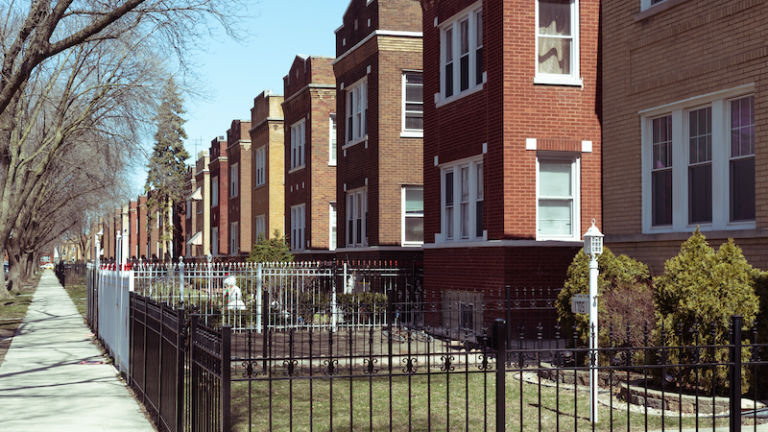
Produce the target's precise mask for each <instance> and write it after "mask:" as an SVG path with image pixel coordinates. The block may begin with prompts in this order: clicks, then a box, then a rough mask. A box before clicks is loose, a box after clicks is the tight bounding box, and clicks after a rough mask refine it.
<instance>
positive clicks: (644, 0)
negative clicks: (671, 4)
mask: <svg viewBox="0 0 768 432" xmlns="http://www.w3.org/2000/svg"><path fill="white" fill-rule="evenodd" d="M666 1H667V0H661V1H660V2H658V3H656V4H651V0H640V10H641V11H644V10H647V9H650V8H652V7H654V6H658V5H660V4H662V3H664V2H666Z"/></svg>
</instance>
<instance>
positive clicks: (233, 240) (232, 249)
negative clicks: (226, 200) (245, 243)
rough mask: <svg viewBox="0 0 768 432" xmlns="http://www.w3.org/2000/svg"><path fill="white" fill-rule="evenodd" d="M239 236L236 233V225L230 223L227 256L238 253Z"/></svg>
mask: <svg viewBox="0 0 768 432" xmlns="http://www.w3.org/2000/svg"><path fill="white" fill-rule="evenodd" d="M238 240H240V234H239V231H238V223H237V222H232V223H231V224H229V254H230V255H237V254H238V253H239V252H240V248H239V247H238V246H239V241H238Z"/></svg>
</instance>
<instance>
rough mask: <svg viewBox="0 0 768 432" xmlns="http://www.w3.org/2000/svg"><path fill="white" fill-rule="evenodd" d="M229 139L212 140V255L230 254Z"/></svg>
mask: <svg viewBox="0 0 768 432" xmlns="http://www.w3.org/2000/svg"><path fill="white" fill-rule="evenodd" d="M227 147H228V145H227V141H226V138H225V137H223V136H221V137H218V138H215V139H213V140H212V141H211V149H210V156H211V163H210V165H209V168H210V170H211V255H213V256H219V255H227V254H229V158H228V156H227Z"/></svg>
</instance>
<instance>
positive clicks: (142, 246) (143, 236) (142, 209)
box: [136, 195, 151, 260]
mask: <svg viewBox="0 0 768 432" xmlns="http://www.w3.org/2000/svg"><path fill="white" fill-rule="evenodd" d="M136 215H137V217H136V222H137V224H138V239H137V243H138V248H139V252H138V254H137V257H138V258H141V259H143V260H146V259H147V257H148V256H151V254H150V253H149V240H148V238H147V197H146V196H145V195H139V198H138V200H137V210H136Z"/></svg>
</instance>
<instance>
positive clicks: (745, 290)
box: [654, 229, 759, 391]
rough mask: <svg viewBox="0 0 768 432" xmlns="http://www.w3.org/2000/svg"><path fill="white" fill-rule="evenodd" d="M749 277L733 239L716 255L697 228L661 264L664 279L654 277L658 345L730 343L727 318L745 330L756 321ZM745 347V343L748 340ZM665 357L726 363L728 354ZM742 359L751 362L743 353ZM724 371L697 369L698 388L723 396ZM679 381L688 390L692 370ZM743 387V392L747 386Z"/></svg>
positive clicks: (671, 353) (677, 353) (706, 351)
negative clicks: (738, 318)
mask: <svg viewBox="0 0 768 432" xmlns="http://www.w3.org/2000/svg"><path fill="white" fill-rule="evenodd" d="M753 275H754V269H752V266H750V265H749V263H747V260H746V259H745V258H744V255H743V254H742V252H741V249H740V248H739V247H738V246H736V245H735V244H734V242H733V240H728V242H726V243H724V244H723V245H722V246H720V248H719V249H718V251H717V252H715V250H714V249H713V248H711V247H710V246H709V245H708V244H707V242H706V239H705V237H704V235H703V234H701V232H699V230H698V229H696V231H695V232H694V233H693V234H692V235H691V237H690V238H688V240H686V241H685V242H684V243H683V244H682V246H681V248H680V253H679V254H678V255H677V256H674V257H672V258H670V259H669V260H667V262H666V263H665V264H664V274H663V275H662V276H658V277H656V278H655V281H654V282H655V284H656V292H655V295H654V303H655V304H656V321H657V330H656V340H657V341H658V342H659V343H661V344H663V345H665V346H692V345H724V344H728V343H729V340H728V327H729V325H730V320H731V316H733V315H741V316H742V317H743V318H744V328H745V329H748V328H751V326H752V325H753V324H754V322H755V318H756V316H757V312H758V306H759V304H758V298H757V295H755V289H754V283H755V282H754V278H753ZM713 328H714V333H713ZM744 336H748V333H745V334H744ZM744 343H748V341H747V340H746V338H745V339H744ZM695 351H699V352H698V353H697V352H695ZM712 351H715V352H714V354H713V353H712ZM667 353H668V354H667V355H668V362H672V363H675V362H682V363H691V362H695V361H697V357H696V356H697V354H698V355H699V356H702V357H699V358H700V359H703V358H704V357H703V356H708V357H711V356H712V355H714V357H715V358H714V360H715V361H726V360H727V358H728V350H726V349H718V350H709V349H701V350H668V351H667ZM743 358H744V359H745V360H747V359H748V358H749V352H748V350H746V349H745V350H744V352H743ZM725 369H726V368H719V369H718V370H717V371H716V372H713V371H712V370H711V369H707V368H704V369H703V370H702V369H699V377H698V378H699V383H700V385H701V386H702V387H703V388H706V389H709V388H712V386H713V385H714V386H715V388H716V389H719V390H720V391H722V390H723V389H725V388H726V383H727V371H726V370H725ZM746 372H747V371H746V369H745V371H744V374H742V376H744V377H745V379H746ZM680 379H681V381H682V382H681V384H683V385H687V386H690V385H692V384H693V382H694V380H695V379H696V376H695V371H694V370H693V369H691V370H682V371H681V376H680ZM743 385H744V390H745V391H746V389H747V383H746V381H745V382H744V383H743Z"/></svg>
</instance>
